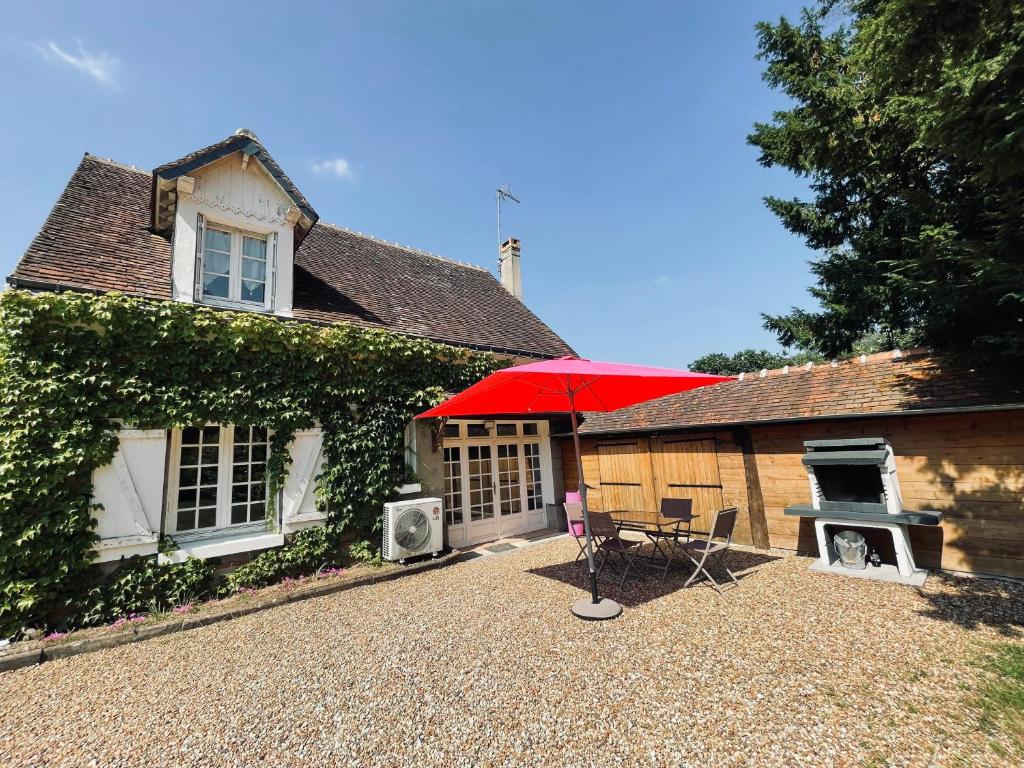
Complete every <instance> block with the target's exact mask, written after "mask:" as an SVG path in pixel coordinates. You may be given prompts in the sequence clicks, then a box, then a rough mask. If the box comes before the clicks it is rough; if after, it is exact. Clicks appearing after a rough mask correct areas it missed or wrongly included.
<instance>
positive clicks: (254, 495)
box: [249, 483, 267, 501]
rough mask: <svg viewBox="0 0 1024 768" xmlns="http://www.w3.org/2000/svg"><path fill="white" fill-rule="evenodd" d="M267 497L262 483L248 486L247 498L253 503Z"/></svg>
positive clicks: (265, 487) (265, 488)
mask: <svg viewBox="0 0 1024 768" xmlns="http://www.w3.org/2000/svg"><path fill="white" fill-rule="evenodd" d="M266 495H267V486H265V485H264V484H263V483H253V484H252V485H250V486H249V498H251V499H252V500H253V501H263V499H264V497H265V496H266Z"/></svg>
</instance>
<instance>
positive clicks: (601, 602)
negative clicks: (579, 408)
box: [569, 389, 622, 621]
mask: <svg viewBox="0 0 1024 768" xmlns="http://www.w3.org/2000/svg"><path fill="white" fill-rule="evenodd" d="M569 416H570V418H571V419H572V441H573V445H574V446H575V448H576V475H577V477H578V478H579V493H580V500H581V501H582V502H583V534H584V539H585V541H586V550H587V566H588V567H589V568H590V598H589V599H587V598H583V599H582V600H577V601H576V602H575V603H573V604H572V612H573V614H574V615H576V616H578V617H579V618H581V619H589V620H591V621H600V620H603V619H614V618H615V617H616V616H618V615H619V614H620V613H622V606H621V605H619V604H618V603H616V602H615V601H614V600H609V599H608V598H603V599H602V598H601V597H599V596H598V594H597V569H596V568H595V567H594V542H593V539H592V538H591V536H590V512H589V511H588V509H587V483H586V481H585V480H584V479H583V452H582V451H581V450H580V431H579V425H578V424H577V421H576V404H575V402H574V397H573V392H572V390H571V389H570V390H569Z"/></svg>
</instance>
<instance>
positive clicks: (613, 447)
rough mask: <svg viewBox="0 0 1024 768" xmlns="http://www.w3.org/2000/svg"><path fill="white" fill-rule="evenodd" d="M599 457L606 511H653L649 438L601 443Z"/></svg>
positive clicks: (598, 449)
mask: <svg viewBox="0 0 1024 768" xmlns="http://www.w3.org/2000/svg"><path fill="white" fill-rule="evenodd" d="M597 458H598V465H599V471H600V476H601V498H602V501H603V504H602V508H603V509H604V511H605V512H612V513H614V512H633V513H637V512H647V513H653V512H654V502H653V499H652V490H653V488H652V485H653V482H652V477H651V462H650V457H649V456H648V450H647V441H646V440H631V441H616V442H610V443H599V444H598V446H597Z"/></svg>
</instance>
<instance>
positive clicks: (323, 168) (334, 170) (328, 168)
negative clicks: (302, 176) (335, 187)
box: [313, 157, 354, 179]
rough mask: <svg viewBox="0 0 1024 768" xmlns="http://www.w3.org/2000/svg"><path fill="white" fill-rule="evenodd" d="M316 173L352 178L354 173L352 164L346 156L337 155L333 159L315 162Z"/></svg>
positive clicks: (314, 169)
mask: <svg viewBox="0 0 1024 768" xmlns="http://www.w3.org/2000/svg"><path fill="white" fill-rule="evenodd" d="M313 171H314V172H315V173H328V174H332V175H334V176H337V177H338V178H339V179H351V178H352V176H353V175H354V174H353V172H352V164H351V163H349V161H348V160H346V159H345V158H344V157H335V158H333V159H331V160H321V161H320V162H318V163H313Z"/></svg>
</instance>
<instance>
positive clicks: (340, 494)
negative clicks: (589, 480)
mask: <svg viewBox="0 0 1024 768" xmlns="http://www.w3.org/2000/svg"><path fill="white" fill-rule="evenodd" d="M0 364H2V369H0V377H2V378H0V636H5V635H10V634H14V633H16V632H18V631H19V630H20V629H21V628H23V627H26V626H47V625H50V624H52V622H53V619H54V617H58V616H66V615H68V614H74V613H79V614H84V613H88V612H89V611H90V610H92V609H93V608H94V606H90V605H89V601H90V599H94V598H90V592H92V593H93V594H94V593H95V592H96V590H95V585H96V583H97V579H98V578H99V576H98V574H97V573H96V570H97V569H96V568H95V566H93V565H92V563H91V556H92V547H93V543H94V541H95V539H96V535H95V533H94V532H93V520H92V518H93V516H94V515H95V510H94V509H93V508H92V506H91V498H92V485H91V478H92V473H93V471H94V470H95V469H97V468H98V467H101V466H103V465H105V464H107V463H109V462H110V461H111V459H112V457H113V455H114V451H115V449H116V448H117V436H116V432H117V426H118V424H119V423H123V424H125V425H131V426H137V427H140V428H144V429H156V428H159V429H167V428H171V427H181V426H186V425H189V424H202V423H206V422H216V423H222V424H245V425H261V426H266V427H268V428H270V429H271V430H272V431H273V438H272V444H271V453H270V460H269V462H268V467H267V472H268V476H269V483H270V489H269V492H270V493H269V495H270V498H274V496H275V494H276V490H277V489H278V488H279V487H280V485H281V483H282V482H283V479H284V477H285V473H286V472H287V467H286V466H285V462H286V461H287V459H288V452H287V451H286V450H285V447H286V446H287V444H288V443H289V442H290V440H291V437H292V434H293V432H294V431H295V430H297V429H302V428H307V427H311V426H313V425H314V423H319V424H320V425H321V426H322V427H323V431H324V452H325V457H326V460H327V464H326V468H325V470H324V473H323V476H322V478H321V482H320V483H319V485H318V491H317V493H318V504H327V505H328V507H329V509H330V514H331V523H332V528H333V529H334V530H337V531H341V530H344V531H346V532H349V531H351V532H353V533H371V532H374V531H376V530H378V529H379V514H380V510H381V505H382V504H383V502H384V501H385V500H386V499H387V498H388V497H389V495H390V494H391V492H392V490H393V489H394V488H395V486H396V485H398V484H399V482H400V481H401V479H402V476H403V473H404V471H405V467H404V460H403V455H402V431H403V428H404V427H405V425H406V424H407V423H408V422H409V421H410V420H411V418H412V417H413V415H415V414H416V413H418V412H420V411H422V410H423V409H425V408H427V407H429V406H430V405H431V404H433V403H435V402H437V401H438V400H439V399H440V398H441V396H442V394H443V392H444V391H445V390H448V391H451V390H458V389H462V388H464V387H466V386H468V385H469V384H471V383H473V382H475V381H477V380H478V379H480V378H481V377H483V376H484V375H486V374H487V373H489V372H490V371H491V370H493V369H494V368H495V367H496V366H497V361H496V359H495V358H494V357H493V356H490V355H485V354H474V353H470V352H467V351H466V350H462V349H458V348H455V347H451V346H446V345H443V344H437V343H434V342H430V341H425V340H422V339H414V338H409V337H405V336H401V335H398V334H394V333H390V332H387V331H381V330H368V329H363V328H358V327H355V326H350V325H339V326H331V327H326V328H321V327H316V326H312V325H309V324H304V323H298V322H285V321H281V320H279V319H276V318H272V317H267V316H262V315H258V314H253V313H235V312H221V311H216V310H211V309H208V308H203V307H196V306H194V305H189V304H178V303H168V302H153V301H146V300H142V299H136V298H129V297H126V296H123V295H120V294H107V295H104V296H92V295H85V294H78V293H61V294H54V293H44V294H32V293H28V292H24V291H14V290H12V291H6V292H4V293H3V294H2V295H0ZM275 517H276V515H275Z"/></svg>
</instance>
